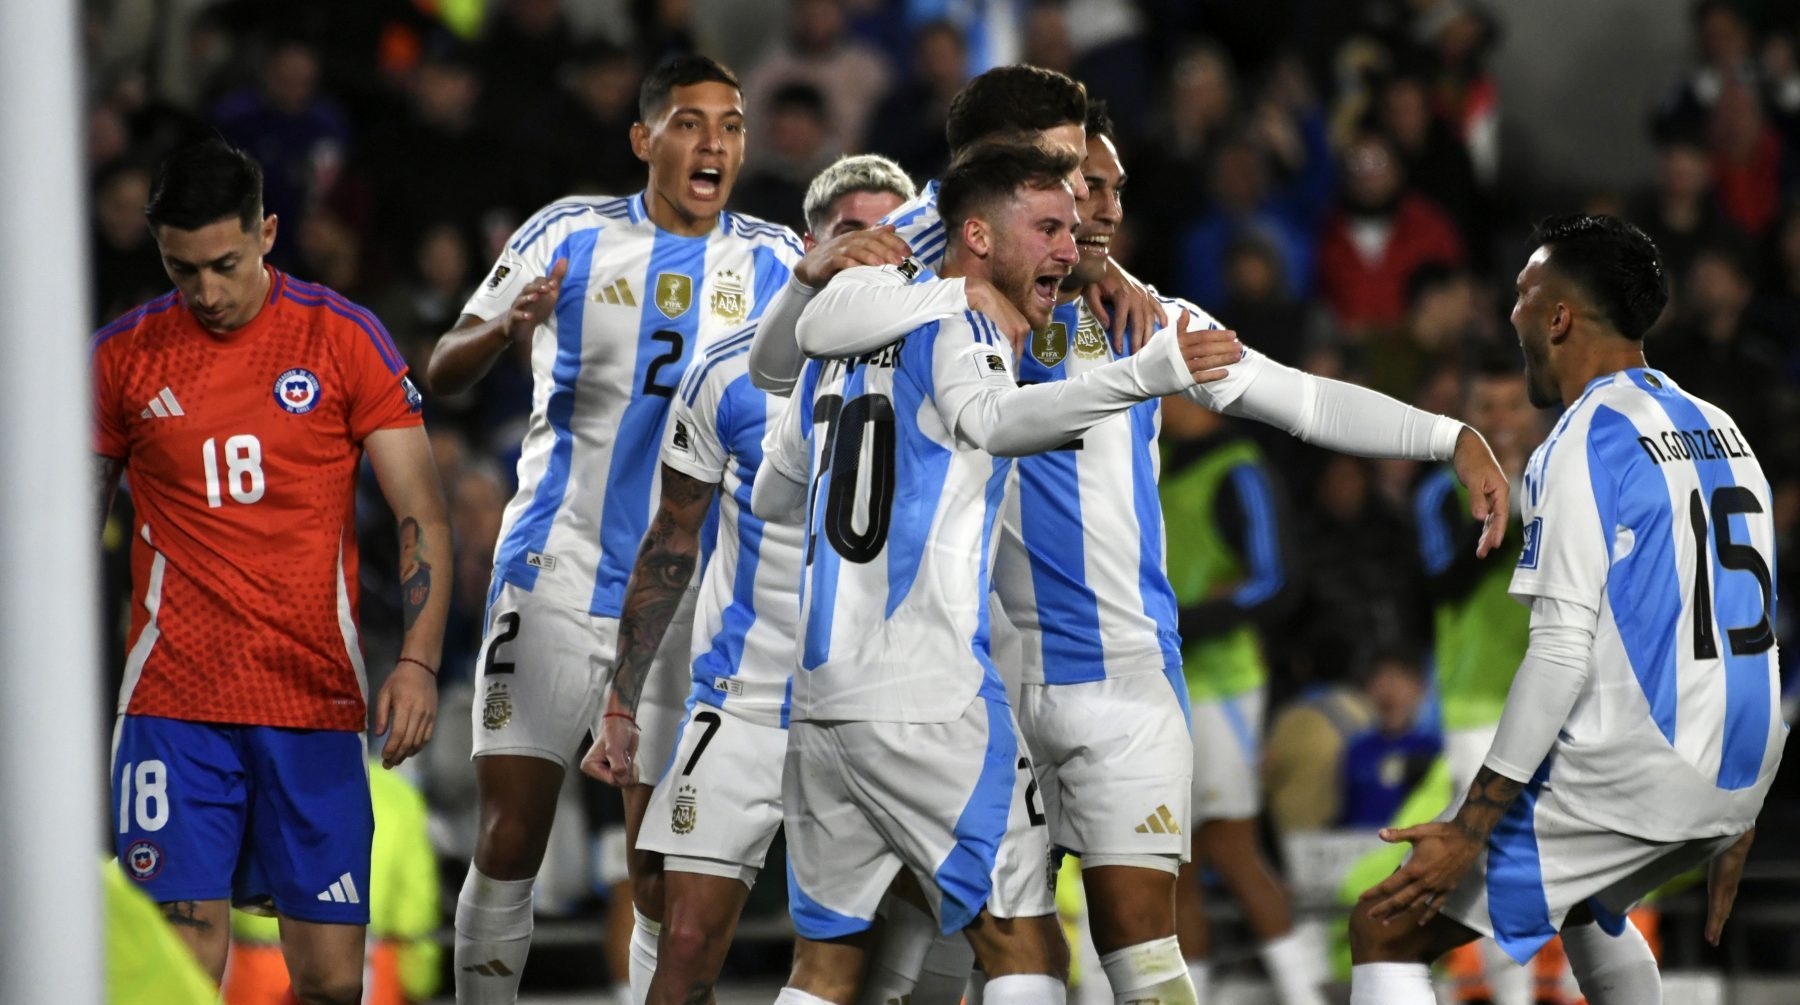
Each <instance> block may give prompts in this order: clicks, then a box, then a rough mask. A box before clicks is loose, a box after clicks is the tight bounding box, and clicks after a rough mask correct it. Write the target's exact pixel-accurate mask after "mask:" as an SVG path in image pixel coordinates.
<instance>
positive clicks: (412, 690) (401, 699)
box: [375, 662, 438, 768]
mask: <svg viewBox="0 0 1800 1005" xmlns="http://www.w3.org/2000/svg"><path fill="white" fill-rule="evenodd" d="M437 707H438V693H437V678H436V677H435V676H433V675H432V673H431V671H429V670H427V669H425V668H424V667H422V666H419V665H417V664H415V663H412V662H405V663H400V664H398V665H396V666H395V667H394V672H393V673H391V674H388V679H387V683H385V684H383V685H381V693H380V694H378V695H376V696H375V735H376V736H380V735H382V734H384V733H385V734H387V743H385V744H383V745H382V748H381V766H382V767H384V768H396V767H398V766H399V765H400V764H401V763H402V762H403V761H405V760H406V759H407V758H409V757H411V756H412V755H414V754H416V753H418V752H419V751H421V750H424V749H425V744H426V743H427V742H429V741H430V740H431V731H432V729H433V727H435V726H436V725H437ZM390 726H391V727H392V728H391V729H390V728H389V727H390Z"/></svg>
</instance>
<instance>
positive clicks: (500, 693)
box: [481, 681, 513, 732]
mask: <svg viewBox="0 0 1800 1005" xmlns="http://www.w3.org/2000/svg"><path fill="white" fill-rule="evenodd" d="M512 713H513V706H512V694H511V693H510V692H508V691H507V689H506V684H505V683H504V682H502V681H495V682H494V683H492V684H489V685H488V689H487V699H486V700H485V701H483V702H482V705H481V728H483V729H485V730H488V731H489V732H492V731H493V730H496V729H505V728H506V727H507V725H508V724H510V723H511V722H512Z"/></svg>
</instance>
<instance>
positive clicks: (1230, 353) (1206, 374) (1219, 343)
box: [1177, 311, 1244, 384]
mask: <svg viewBox="0 0 1800 1005" xmlns="http://www.w3.org/2000/svg"><path fill="white" fill-rule="evenodd" d="M1188 318H1189V315H1188V312H1187V311H1182V312H1181V318H1180V320H1179V321H1178V322H1177V323H1178V324H1180V325H1181V328H1180V329H1179V331H1180V332H1181V336H1180V337H1181V358H1182V360H1183V361H1184V362H1186V363H1187V367H1188V372H1189V373H1191V374H1193V375H1194V383H1196V384H1210V383H1212V382H1213V381H1215V380H1219V379H1221V378H1223V377H1224V376H1225V375H1226V374H1228V373H1230V372H1231V371H1229V370H1227V369H1225V368H1226V367H1228V366H1230V365H1231V364H1233V363H1236V362H1237V361H1238V360H1241V359H1243V358H1244V345H1243V343H1242V342H1239V341H1238V337H1237V332H1234V331H1232V330H1231V329H1229V328H1198V329H1195V330H1194V331H1188V330H1187V324H1188Z"/></svg>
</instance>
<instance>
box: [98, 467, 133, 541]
mask: <svg viewBox="0 0 1800 1005" xmlns="http://www.w3.org/2000/svg"><path fill="white" fill-rule="evenodd" d="M124 470H125V462H124V461H122V460H120V459H119V458H117V457H108V456H106V455H105V454H95V455H94V508H95V510H96V513H95V514H94V526H96V527H105V526H106V517H107V514H109V513H111V512H112V504H113V496H115V495H117V494H118V491H119V475H120V473H122V472H123V471H124Z"/></svg>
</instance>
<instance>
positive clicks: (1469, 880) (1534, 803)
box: [1439, 782, 1740, 964]
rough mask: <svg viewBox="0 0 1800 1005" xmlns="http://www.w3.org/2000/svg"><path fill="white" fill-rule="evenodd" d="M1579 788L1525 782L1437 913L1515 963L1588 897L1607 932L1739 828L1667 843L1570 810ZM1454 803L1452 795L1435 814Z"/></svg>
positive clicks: (1534, 950)
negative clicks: (1496, 947)
mask: <svg viewBox="0 0 1800 1005" xmlns="http://www.w3.org/2000/svg"><path fill="white" fill-rule="evenodd" d="M1581 799H1582V796H1581V793H1580V792H1578V791H1577V792H1569V791H1567V790H1566V789H1560V790H1559V789H1558V788H1556V787H1555V786H1553V785H1550V784H1548V783H1541V782H1533V783H1532V784H1531V785H1529V786H1527V787H1526V789H1525V791H1524V792H1523V793H1521V794H1520V795H1519V798H1518V800H1517V801H1516V802H1514V803H1513V806H1512V808H1511V809H1510V810H1508V811H1507V814H1506V816H1505V817H1504V818H1502V819H1501V821H1500V824H1499V826H1497V827H1495V828H1494V833H1493V834H1492V835H1491V836H1489V838H1488V843H1487V849H1486V851H1484V852H1483V853H1482V855H1481V857H1480V858H1478V859H1476V861H1475V865H1474V866H1472V867H1471V868H1470V869H1469V871H1468V873H1467V874H1466V875H1465V876H1464V877H1463V881H1462V883H1461V884H1460V885H1459V886H1457V888H1456V889H1455V890H1452V891H1451V892H1450V895H1449V896H1448V897H1446V898H1444V908H1443V913H1444V915H1445V916H1446V917H1448V918H1450V919H1451V920H1453V921H1457V922H1460V923H1461V924H1463V925H1465V926H1467V927H1468V928H1471V929H1473V930H1474V931H1477V932H1479V933H1481V934H1482V935H1486V936H1490V937H1492V938H1493V940H1494V941H1495V942H1497V943H1499V944H1500V948H1501V949H1504V950H1505V951H1506V954H1507V955H1508V956H1511V957H1512V958H1513V959H1514V960H1517V961H1518V962H1519V963H1521V964H1522V963H1525V962H1526V961H1527V960H1529V959H1531V957H1532V956H1533V955H1535V954H1536V953H1537V951H1538V950H1539V949H1540V948H1542V947H1543V945H1544V943H1546V942H1549V941H1550V939H1551V938H1552V937H1553V936H1555V935H1556V933H1557V931H1558V930H1560V929H1561V928H1562V924H1563V920H1564V919H1565V918H1566V917H1567V916H1568V914H1569V912H1570V911H1571V910H1574V909H1575V907H1577V906H1578V905H1581V904H1584V903H1585V904H1587V905H1588V907H1589V909H1591V910H1592V911H1593V914H1594V918H1595V920H1597V921H1598V922H1599V923H1600V926H1601V928H1603V929H1605V930H1606V931H1607V932H1610V933H1612V934H1614V935H1616V934H1618V933H1619V932H1620V931H1621V930H1622V926H1623V925H1624V922H1625V915H1626V914H1627V913H1628V912H1630V910H1631V908H1632V907H1633V906H1635V905H1636V904H1637V902H1638V901H1640V900H1642V899H1643V898H1644V896H1645V895H1646V894H1648V893H1650V892H1651V891H1652V890H1655V889H1656V888H1657V887H1659V886H1661V885H1663V884H1664V883H1666V882H1668V881H1669V880H1671V879H1674V878H1675V877H1677V876H1679V875H1681V874H1682V873H1684V872H1687V871H1688V870H1690V869H1693V868H1695V867H1696V866H1699V865H1701V864H1702V863H1704V862H1707V861H1709V860H1710V859H1712V857H1713V856H1715V855H1717V854H1719V853H1720V852H1722V851H1724V850H1725V849H1726V848H1729V847H1731V844H1732V843H1733V842H1734V841H1736V840H1737V839H1738V837H1739V836H1740V835H1731V836H1728V837H1714V838H1700V839H1697V840H1693V841H1677V842H1673V843H1668V842H1661V841H1648V840H1645V839H1643V838H1636V837H1631V836H1629V835H1626V834H1620V833H1618V832H1616V831H1610V830H1603V829H1601V828H1599V827H1596V826H1594V825H1593V824H1589V823H1586V822H1584V821H1582V820H1579V819H1577V818H1576V817H1574V816H1573V815H1571V814H1570V813H1569V811H1568V804H1569V803H1571V802H1573V803H1576V804H1579V802H1580V801H1581ZM1461 805H1462V800H1461V799H1458V800H1456V802H1455V803H1454V804H1453V805H1452V806H1451V808H1450V809H1448V810H1446V811H1445V813H1444V815H1443V816H1442V817H1440V818H1439V819H1441V820H1448V819H1450V818H1451V817H1452V816H1454V815H1455V814H1456V810H1457V809H1458V808H1460V807H1461Z"/></svg>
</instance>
